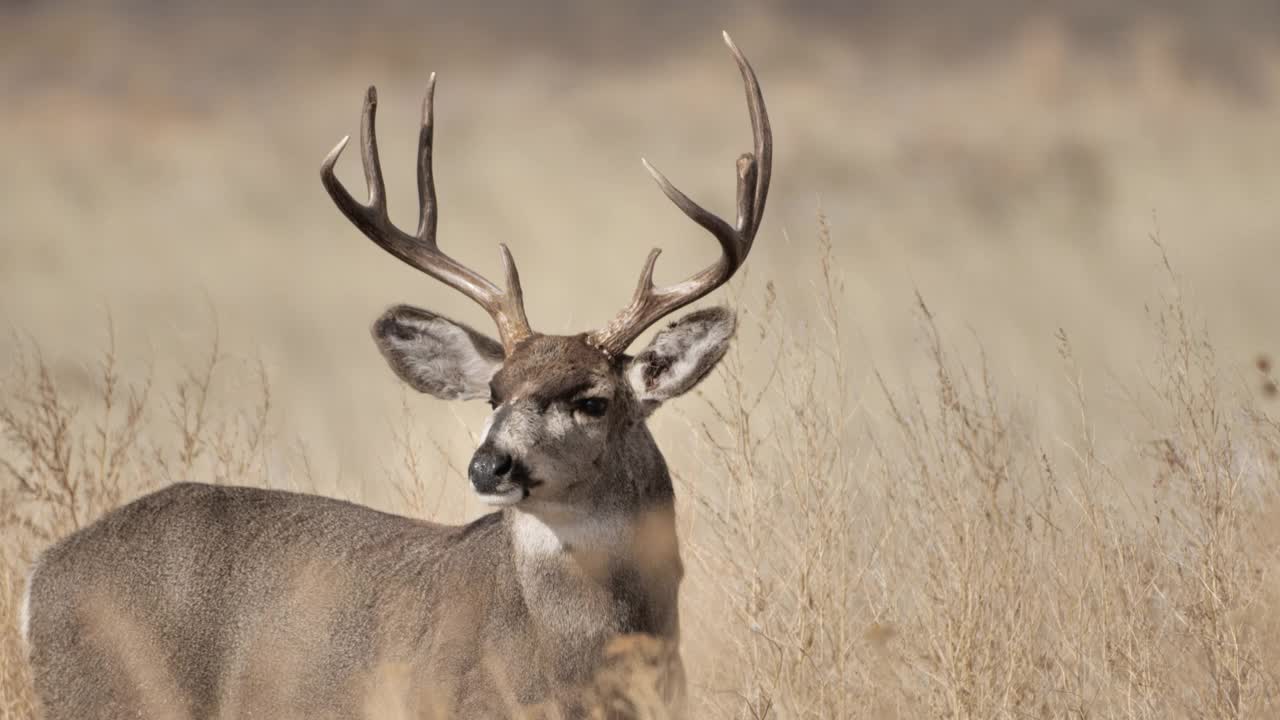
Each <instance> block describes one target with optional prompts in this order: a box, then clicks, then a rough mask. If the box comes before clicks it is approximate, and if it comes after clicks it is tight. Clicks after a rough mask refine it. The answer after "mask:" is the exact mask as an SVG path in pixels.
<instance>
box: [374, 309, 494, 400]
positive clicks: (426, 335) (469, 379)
mask: <svg viewBox="0 0 1280 720" xmlns="http://www.w3.org/2000/svg"><path fill="white" fill-rule="evenodd" d="M373 339H374V342H376V343H377V344H378V349H379V350H381V351H382V356H383V357H385V358H386V359H387V364H388V365H390V366H391V369H392V370H393V371H395V374H396V375H399V376H400V379H401V380H404V381H405V382H407V383H409V384H410V385H411V386H413V388H414V389H415V390H417V391H419V392H424V393H427V394H428V395H434V396H435V397H438V398H440V399H441V400H473V399H485V398H488V397H489V380H491V379H492V378H493V374H494V373H496V372H497V371H498V368H500V367H502V361H503V353H502V345H500V344H499V343H498V342H497V341H496V340H493V339H492V338H489V337H488V336H486V335H483V334H481V333H479V332H477V331H475V330H473V329H471V328H469V327H467V326H466V325H463V324H462V323H456V322H454V321H452V320H450V319H448V318H446V317H442V316H440V315H436V314H435V313H433V312H430V311H427V310H422V309H421V308H416V307H412V306H409V305H397V306H395V307H393V308H391V309H389V310H387V311H386V312H385V313H383V314H382V317H380V318H378V320H377V322H375V323H374V324H373Z"/></svg>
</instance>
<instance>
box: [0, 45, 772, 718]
mask: <svg viewBox="0 0 1280 720" xmlns="http://www.w3.org/2000/svg"><path fill="white" fill-rule="evenodd" d="M725 42H726V43H727V44H728V46H729V49H730V50H731V51H732V53H733V56H734V58H735V59H736V61H737V64H738V68H739V70H740V71H741V73H742V79H743V82H744V84H745V86H746V96H747V105H748V108H749V109H750V114H751V126H752V132H753V136H754V148H753V151H752V152H750V153H746V154H744V155H742V156H741V157H740V158H739V159H738V162H737V178H738V191H737V219H736V222H735V223H733V224H730V223H728V222H726V221H724V220H722V219H720V218H719V217H717V216H715V215H713V214H712V213H710V212H708V211H707V210H705V209H703V208H702V207H700V206H699V205H697V204H696V203H694V202H693V201H692V200H690V199H689V198H688V197H686V196H685V195H684V194H683V193H681V192H680V191H679V190H677V189H676V188H675V187H674V186H672V185H671V183H669V182H668V181H667V180H666V178H664V177H663V176H662V175H661V174H660V173H658V172H657V171H656V170H654V169H653V168H652V167H649V166H648V164H647V163H646V167H649V171H650V172H651V173H652V174H653V176H654V178H655V179H656V180H657V182H658V184H659V185H660V186H661V187H662V190H663V192H665V193H666V195H667V197H669V198H670V199H671V200H672V201H673V202H674V203H675V204H676V205H677V206H678V207H679V208H680V209H681V210H683V211H684V212H685V214H687V215H688V216H689V217H690V218H691V219H692V220H694V222H696V223H697V224H699V225H701V226H702V227H703V228H705V229H706V230H707V231H709V232H710V233H711V234H712V235H714V236H715V238H716V239H717V240H718V241H719V243H720V247H721V250H722V252H721V255H720V258H719V259H718V260H717V261H716V262H715V263H714V264H713V265H711V266H710V267H707V268H706V269H704V270H702V271H700V272H698V273H697V274H695V275H693V276H691V277H690V278H688V279H687V280H685V281H683V282H681V283H678V284H675V285H672V286H669V287H663V288H657V287H654V285H653V282H652V276H653V268H654V263H655V261H656V260H657V257H658V250H654V251H653V252H652V253H650V255H649V257H648V259H647V260H646V262H645V264H644V268H643V270H642V272H641V274H640V282H639V286H638V287H637V288H636V292H635V296H634V298H633V299H632V301H631V304H630V305H629V306H627V307H626V308H625V309H624V310H623V311H622V312H621V313H620V314H619V315H618V316H617V318H616V319H614V320H613V321H612V322H610V323H609V324H608V325H607V326H606V327H604V328H603V329H601V330H597V331H594V332H590V333H583V334H579V335H572V336H551V335H542V334H539V333H536V332H534V331H533V330H532V329H530V327H529V323H528V320H526V318H525V312H524V308H523V300H522V296H521V290H520V278H519V275H518V274H517V273H516V266H515V263H514V262H513V261H512V258H511V254H510V252H508V250H507V248H506V246H505V245H502V246H500V247H501V251H502V261H503V265H504V268H505V272H506V287H505V289H503V288H500V287H499V286H497V285H495V284H493V283H492V282H490V281H489V280H487V279H485V278H484V277H481V276H480V275H479V274H478V273H476V272H474V271H473V270H471V269H469V268H467V267H465V266H463V265H462V264H460V263H459V262H458V261H456V260H454V259H453V258H451V257H449V256H448V255H446V254H444V253H443V252H442V251H441V249H440V247H439V246H438V245H437V244H436V217H437V212H436V193H435V184H434V180H433V177H432V168H431V155H432V142H433V138H432V96H433V89H434V75H433V76H432V82H431V84H429V85H428V87H427V91H426V99H425V101H424V104H423V110H422V129H421V133H420V135H419V144H418V190H419V199H420V204H421V207H420V218H419V224H418V228H417V230H416V232H414V233H412V234H410V233H407V232H404V231H402V230H400V229H398V228H396V227H395V226H393V225H392V223H391V221H390V220H389V219H388V216H387V206H386V193H385V191H384V186H383V179H382V170H381V167H380V165H379V160H378V148H377V141H376V139H375V134H374V114H375V111H376V107H377V96H376V95H375V93H374V90H373V88H370V89H369V91H368V94H367V95H366V97H365V102H364V113H363V123H362V132H361V137H362V145H363V159H364V174H365V179H366V182H367V183H368V188H369V202H368V204H362V203H359V202H357V201H356V200H355V199H354V198H352V196H351V195H350V193H348V192H347V190H346V189H345V188H344V187H343V186H342V184H341V183H339V182H338V180H337V179H336V177H335V176H334V171H333V168H334V164H335V163H336V162H337V159H338V156H339V154H340V153H341V152H342V149H343V147H344V146H345V144H346V142H347V141H346V139H344V140H343V141H342V142H341V143H339V144H338V146H337V147H336V148H334V150H333V151H332V152H331V153H330V154H329V156H328V157H327V158H326V159H325V161H324V163H323V165H322V167H321V172H320V177H321V180H322V182H323V184H324V187H325V189H326V190H327V191H328V192H329V194H330V195H331V196H332V198H333V201H334V202H335V203H336V204H337V206H338V209H339V210H341V211H342V213H343V214H344V215H346V217H347V219H348V220H350V221H351V222H352V223H353V224H354V225H355V226H356V227H357V228H359V229H360V231H361V232H363V233H364V234H365V235H367V236H368V237H369V238H370V239H371V240H373V241H374V242H375V243H377V244H378V245H379V246H380V247H382V248H383V249H384V250H386V251H387V252H389V253H391V254H392V255H395V256H396V257H397V258H399V259H400V260H402V261H404V262H406V263H408V264H409V265H412V266H413V267H415V268H417V269H419V270H421V271H422V272H424V273H426V274H427V275H430V276H431V277H433V278H435V279H436V280H439V281H440V282H443V283H445V284H447V285H449V286H450V287H453V288H455V289H457V290H458V291H459V292H461V293H462V294H464V295H466V296H467V297H469V298H471V299H472V300H474V301H476V302H477V303H479V304H480V305H481V306H483V307H484V309H485V310H487V311H488V313H489V314H490V315H492V316H493V320H494V322H495V323H496V325H497V328H498V337H499V340H498V341H494V340H492V339H490V338H489V337H487V336H486V335H483V334H481V333H480V332H477V331H476V330H474V329H472V328H470V327H467V326H465V325H462V324H460V323H456V322H453V321H452V320H449V319H447V318H445V317H442V316H440V315H437V314H435V313H432V312H429V311H426V310H420V309H418V308H414V307H408V306H404V305H401V306H397V307H393V308H391V309H390V310H388V311H387V312H386V313H385V314H384V315H383V316H382V317H381V318H379V319H378V320H377V322H375V323H374V325H373V337H374V340H375V341H376V343H377V345H378V348H379V349H380V350H381V351H382V354H383V355H384V356H385V357H386V359H387V362H388V363H389V364H390V366H391V369H392V370H393V371H394V372H395V373H396V374H397V375H398V376H400V378H401V379H403V380H404V381H405V382H407V383H409V384H410V385H412V386H413V387H414V388H416V389H417V390H419V391H421V392H424V393H427V394H430V395H433V396H435V397H437V398H441V399H445V400H454V399H480V400H488V401H489V402H490V404H491V405H492V406H493V409H494V410H493V414H492V415H491V416H490V418H489V420H488V422H487V423H486V425H485V428H484V432H483V438H482V440H481V442H480V446H479V448H477V449H476V451H475V454H474V456H473V457H472V459H471V463H470V466H469V473H468V474H469V476H470V481H471V484H472V486H473V487H474V490H475V492H476V493H478V495H479V497H480V498H481V500H483V501H484V502H486V503H488V504H490V505H493V506H496V507H499V508H501V509H500V510H498V511H497V512H494V513H492V514H489V515H485V516H483V517H481V518H480V519H478V520H476V521H474V522H472V523H470V524H468V525H464V526H460V527H449V526H442V525H435V524H431V523H427V522H422V521H419V520H415V519H411V518H405V517H397V516H394V515H388V514H385V513H382V512H377V511H374V510H371V509H369V508H365V507H361V506H358V505H353V504H350V503H346V502H340V501H337V500H330V499H326V498H323V497H317V496H311V495H299V494H293V493H287V492H279V491H271V490H260V489H253V488H247V487H225V486H211V485H199V484H183V485H175V486H173V487H169V488H167V489H165V490H161V491H159V492H156V493H154V494H151V495H147V496H145V497H143V498H141V499H139V500H136V501H134V502H132V503H130V504H128V505H126V506H124V507H121V508H119V509H117V510H115V511H113V512H111V513H109V514H107V515H106V516H104V517H103V518H101V519H100V520H98V521H97V522H96V523H94V524H93V525H91V526H89V527H87V528H85V529H83V530H80V531H79V532H76V533H75V534H73V535H71V536H69V537H67V538H66V539H64V540H62V541H61V542H59V543H57V544H56V545H54V546H53V547H51V548H49V549H48V550H46V551H45V552H44V554H43V555H42V556H41V558H40V560H39V562H38V563H37V565H36V566H35V569H34V570H33V571H32V573H31V576H30V579H29V583H28V594H27V598H28V602H27V606H26V608H25V609H24V618H25V620H24V625H25V627H24V632H25V634H26V637H27V641H28V646H29V649H30V658H31V663H32V667H33V669H34V677H35V683H36V690H37V692H38V695H39V698H40V700H41V703H42V705H43V708H44V712H45V714H46V716H47V717H48V718H50V719H51V720H87V719H90V718H136V717H147V718H245V717H254V718H285V717H297V718H307V719H308V720H311V719H313V718H363V717H377V718H382V717H394V718H401V717H441V716H449V717H470V718H480V717H494V716H506V715H511V714H523V713H533V714H537V713H538V712H540V709H547V710H548V712H550V714H552V715H556V716H561V717H565V716H568V717H572V716H575V715H578V714H581V713H583V712H584V710H583V707H582V701H581V700H580V695H579V691H580V690H581V689H582V688H583V687H584V686H586V685H589V684H591V682H592V680H593V677H594V676H595V674H596V673H597V671H598V670H599V669H600V667H601V666H602V663H603V662H604V660H605V655H606V648H607V646H608V645H609V644H610V642H611V641H613V640H614V639H615V638H618V637H621V636H631V635H636V636H650V637H652V638H656V639H657V641H658V647H659V652H658V653H657V654H658V655H659V656H662V658H663V660H664V662H663V664H662V667H661V668H660V672H659V673H657V675H658V683H659V685H660V686H661V691H662V693H664V694H665V697H666V700H667V702H669V703H670V704H671V706H672V707H678V706H679V704H680V698H681V696H682V693H683V682H684V681H683V670H682V668H681V666H680V662H679V655H678V652H677V643H678V638H679V629H680V628H679V625H680V623H679V618H678V608H677V593H678V589H679V585H680V580H681V575H682V572H683V571H682V568H681V563H680V554H679V550H678V547H677V540H676V527H675V516H674V503H673V490H672V484H671V478H670V476H669V474H668V472H667V467H666V463H665V461H664V460H663V457H662V453H661V452H660V451H659V450H658V448H657V446H656V445H655V443H654V440H653V437H652V436H651V435H650V433H649V430H648V428H647V427H646V424H645V423H646V419H647V418H648V416H649V414H650V413H652V412H653V411H654V409H655V408H657V407H658V406H659V405H661V404H662V403H663V402H664V401H666V400H668V399H670V398H673V397H676V396H678V395H681V394H682V393H684V392H686V391H688V390H689V389H690V388H692V387H693V386H694V385H696V384H697V383H698V382H699V381H700V380H702V379H703V378H704V377H705V376H706V375H707V374H708V373H709V372H710V371H711V369H712V368H713V367H714V366H715V365H716V363H717V362H718V361H719V360H720V358H721V357H722V356H723V354H724V352H725V350H726V348H727V346H728V343H729V340H730V338H731V336H732V334H733V331H734V323H735V320H734V315H733V313H731V312H730V311H728V310H725V309H723V308H713V309H706V310H699V311H697V312H694V313H692V314H689V315H687V316H685V317H683V318H681V319H680V320H678V321H676V322H675V323H673V324H671V325H670V326H669V327H668V328H666V329H664V330H662V331H661V332H659V333H658V334H657V336H656V337H654V339H653V341H652V342H651V343H650V344H649V345H648V347H647V348H645V349H644V351H642V352H641V353H639V354H638V355H635V356H631V355H628V354H626V351H627V349H628V347H629V346H630V345H631V343H632V342H633V341H634V340H635V339H636V338H637V337H638V336H639V335H640V334H641V333H642V332H643V331H644V330H645V329H646V328H648V327H650V326H652V325H653V324H654V323H656V322H658V321H659V320H660V319H661V318H663V317H664V316H666V315H668V314H669V313H671V312H673V311H675V310H677V309H679V308H681V307H683V306H685V305H688V304H689V303H692V302H694V301H695V300H697V299H699V298H701V297H703V296H705V295H706V294H708V293H710V292H711V291H712V290H714V289H716V288H717V287H719V286H720V285H723V284H724V283H725V282H726V281H728V280H729V278H730V277H731V276H732V275H733V274H734V272H735V271H737V269H738V268H739V266H741V265H742V263H743V261H744V260H745V259H746V257H747V254H748V253H749V252H750V251H751V246H752V242H753V240H754V238H755V235H756V231H757V230H758V228H759V226H760V219H761V216H762V214H763V212H764V207H765V199H766V196H767V194H768V190H769V176H770V168H771V164H772V163H771V156H772V135H771V132H770V129H769V118H768V115H767V114H766V112H765V106H764V100H763V98H762V97H761V94H760V87H759V85H758V84H757V82H756V77H755V74H754V72H753V71H752V69H751V66H750V65H749V64H748V63H747V60H746V58H744V57H743V56H742V53H741V52H740V51H739V50H738V48H737V47H736V46H735V45H734V44H733V42H732V41H731V40H730V39H729V36H728V35H725Z"/></svg>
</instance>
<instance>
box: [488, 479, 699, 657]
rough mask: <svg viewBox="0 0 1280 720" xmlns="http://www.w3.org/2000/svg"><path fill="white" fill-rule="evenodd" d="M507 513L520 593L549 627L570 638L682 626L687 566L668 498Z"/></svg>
mask: <svg viewBox="0 0 1280 720" xmlns="http://www.w3.org/2000/svg"><path fill="white" fill-rule="evenodd" d="M508 513H509V514H508V517H507V522H508V523H509V524H510V529H511V539H512V545H513V550H514V554H515V562H516V567H517V570H518V575H519V581H520V586H521V592H522V594H523V595H524V598H525V603H526V606H527V607H528V609H529V613H530V615H531V617H532V618H533V619H534V621H535V622H536V623H538V625H539V626H540V627H541V628H542V629H543V630H544V631H545V632H549V633H551V634H553V635H557V636H561V637H564V638H567V639H571V640H574V641H575V642H574V643H572V644H581V643H582V642H595V641H607V639H608V637H611V636H613V635H616V634H619V633H633V632H642V633H648V634H652V635H658V636H664V637H674V635H675V634H676V633H677V631H678V621H677V618H676V599H677V598H676V593H677V588H678V586H679V582H680V576H681V574H682V571H681V565H680V556H679V550H678V546H677V539H676V534H675V510H674V506H673V504H672V503H671V500H670V498H669V497H668V498H665V499H663V500H661V501H658V502H653V503H649V504H648V505H647V506H645V507H643V508H639V509H636V508H629V509H626V510H621V509H610V510H605V509H601V510H599V511H595V512H578V511H573V512H569V511H566V512H558V513H557V512H536V513H534V512H527V511H524V510H515V509H513V510H510V511H508Z"/></svg>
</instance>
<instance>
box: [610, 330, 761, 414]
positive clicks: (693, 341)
mask: <svg viewBox="0 0 1280 720" xmlns="http://www.w3.org/2000/svg"><path fill="white" fill-rule="evenodd" d="M736 325H737V318H736V316H735V315H734V313H733V311H732V310H729V309H728V308H723V307H716V308H707V309H705V310H698V311H696V312H692V313H689V314H688V315H685V316H684V317H682V318H680V319H679V320H677V321H676V322H674V323H671V325H670V326H668V327H667V328H666V329H664V330H663V331H662V332H660V333H658V334H657V335H655V336H654V338H653V341H652V342H650V343H649V347H647V348H645V349H644V352H642V353H640V354H639V355H637V356H636V357H635V359H634V360H632V361H631V363H630V364H629V365H628V366H627V382H628V383H630V384H631V389H632V391H634V392H635V394H636V397H637V398H639V400H640V402H641V404H642V405H644V407H645V410H646V411H647V412H652V411H653V410H654V409H655V408H657V407H658V406H659V405H661V404H662V403H664V402H666V401H667V400H670V399H671V398H673V397H678V396H680V395H683V394H685V393H686V392H688V391H689V390H691V389H693V386H695V385H697V384H698V383H699V382H701V381H702V379H703V378H705V377H706V376H707V375H708V374H709V373H710V372H711V370H712V369H713V368H715V366H716V363H718V362H720V358H722V357H724V354H725V352H726V351H727V350H728V349H729V340H730V339H732V338H733V331H734V328H735V327H736Z"/></svg>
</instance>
